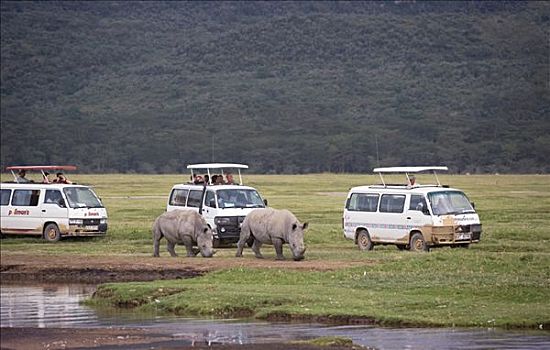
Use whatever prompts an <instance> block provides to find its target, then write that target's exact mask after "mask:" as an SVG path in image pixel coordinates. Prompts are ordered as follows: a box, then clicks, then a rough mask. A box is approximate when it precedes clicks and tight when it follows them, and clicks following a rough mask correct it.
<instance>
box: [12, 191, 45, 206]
mask: <svg viewBox="0 0 550 350" xmlns="http://www.w3.org/2000/svg"><path fill="white" fill-rule="evenodd" d="M38 197H40V190H15V191H13V199H12V200H11V205H21V206H25V207H36V206H38Z"/></svg>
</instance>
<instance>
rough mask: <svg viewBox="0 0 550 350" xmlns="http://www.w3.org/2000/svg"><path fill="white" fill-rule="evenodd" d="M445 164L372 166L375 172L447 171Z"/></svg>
mask: <svg viewBox="0 0 550 350" xmlns="http://www.w3.org/2000/svg"><path fill="white" fill-rule="evenodd" d="M448 170H449V168H447V167H446V166H395V167H389V168H374V169H373V172H375V173H420V172H425V171H448Z"/></svg>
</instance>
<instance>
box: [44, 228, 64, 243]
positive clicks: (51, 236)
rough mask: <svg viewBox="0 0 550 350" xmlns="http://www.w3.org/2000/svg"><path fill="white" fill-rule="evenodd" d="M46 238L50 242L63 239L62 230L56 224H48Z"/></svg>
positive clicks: (45, 232)
mask: <svg viewBox="0 0 550 350" xmlns="http://www.w3.org/2000/svg"><path fill="white" fill-rule="evenodd" d="M44 239H45V240H46V241H48V242H57V241H59V240H60V239H61V232H60V231H59V227H57V225H56V224H47V225H46V227H45V228H44Z"/></svg>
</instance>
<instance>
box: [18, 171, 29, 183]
mask: <svg viewBox="0 0 550 350" xmlns="http://www.w3.org/2000/svg"><path fill="white" fill-rule="evenodd" d="M25 176H27V172H26V171H25V170H19V172H18V173H17V178H16V180H17V183H23V182H30V180H29V179H27V178H26V177H25Z"/></svg>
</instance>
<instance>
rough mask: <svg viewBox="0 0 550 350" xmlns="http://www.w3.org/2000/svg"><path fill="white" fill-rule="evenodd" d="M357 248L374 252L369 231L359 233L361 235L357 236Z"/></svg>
mask: <svg viewBox="0 0 550 350" xmlns="http://www.w3.org/2000/svg"><path fill="white" fill-rule="evenodd" d="M357 246H358V247H359V250H372V248H373V247H374V244H372V241H371V240H370V236H369V233H368V232H367V231H365V230H361V231H359V233H358V234H357Z"/></svg>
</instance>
